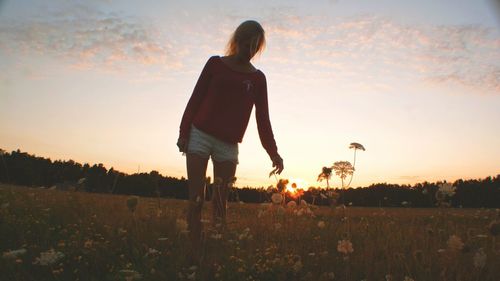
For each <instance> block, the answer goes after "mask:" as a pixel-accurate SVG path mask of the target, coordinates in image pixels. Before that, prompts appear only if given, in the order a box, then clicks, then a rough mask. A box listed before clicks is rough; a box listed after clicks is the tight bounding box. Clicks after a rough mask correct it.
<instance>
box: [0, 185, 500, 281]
mask: <svg viewBox="0 0 500 281" xmlns="http://www.w3.org/2000/svg"><path fill="white" fill-rule="evenodd" d="M278 201H279V200H278ZM293 202H295V203H289V202H288V203H287V204H286V205H285V204H283V203H279V202H276V203H272V202H271V200H270V202H269V203H266V204H245V203H230V204H229V207H228V221H227V227H226V228H225V229H222V228H220V227H218V226H212V224H211V223H210V214H211V205H210V202H206V204H205V205H204V213H203V216H204V218H203V220H202V221H203V223H204V225H205V226H204V229H205V233H204V241H205V243H204V248H203V252H204V258H203V263H202V264H201V265H199V266H192V265H190V264H188V263H186V261H187V258H186V249H188V246H189V245H188V238H187V229H186V227H187V225H186V222H185V210H186V207H187V201H183V200H174V199H164V198H161V199H159V198H143V197H131V196H125V195H110V194H94V193H84V192H72V191H59V190H47V189H38V188H27V187H20V186H10V185H5V184H3V185H0V237H1V239H0V251H1V253H2V257H0V276H1V277H0V279H1V280H357V281H359V280H401V281H403V280H404V281H410V280H492V281H493V280H500V243H499V241H497V240H498V238H497V235H498V232H499V231H498V220H499V211H498V210H496V209H453V208H428V209H417V208H361V207H355V206H349V207H347V208H345V207H338V206H331V207H325V206H323V207H317V206H312V205H311V204H308V203H306V202H300V201H298V200H297V201H293Z"/></svg>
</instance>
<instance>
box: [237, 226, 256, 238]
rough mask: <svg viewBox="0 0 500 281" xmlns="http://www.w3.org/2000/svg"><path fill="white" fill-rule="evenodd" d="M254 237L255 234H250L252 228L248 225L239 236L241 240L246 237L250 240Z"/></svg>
mask: <svg viewBox="0 0 500 281" xmlns="http://www.w3.org/2000/svg"><path fill="white" fill-rule="evenodd" d="M252 238H253V236H252V235H251V234H250V228H248V227H247V228H245V229H244V230H243V232H242V233H241V234H240V235H239V236H238V239H239V240H245V239H247V240H250V239H252Z"/></svg>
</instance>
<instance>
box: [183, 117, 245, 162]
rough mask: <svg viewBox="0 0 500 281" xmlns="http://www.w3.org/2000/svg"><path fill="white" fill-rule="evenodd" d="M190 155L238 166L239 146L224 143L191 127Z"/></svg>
mask: <svg viewBox="0 0 500 281" xmlns="http://www.w3.org/2000/svg"><path fill="white" fill-rule="evenodd" d="M187 150H188V151H187V152H188V153H195V154H198V155H200V156H202V157H205V158H209V157H210V156H212V161H216V162H224V161H230V162H233V163H234V164H236V165H238V144H237V143H236V144H232V143H227V142H223V141H221V140H219V139H217V138H215V137H213V136H212V135H209V134H207V133H205V132H203V131H201V130H199V129H197V128H196V127H195V126H193V125H191V131H190V133H189V142H188V148H187Z"/></svg>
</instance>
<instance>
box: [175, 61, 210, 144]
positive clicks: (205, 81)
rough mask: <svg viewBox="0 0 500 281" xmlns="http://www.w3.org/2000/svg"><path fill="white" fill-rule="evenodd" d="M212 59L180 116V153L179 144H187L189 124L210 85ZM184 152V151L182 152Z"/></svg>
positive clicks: (202, 72) (207, 63)
mask: <svg viewBox="0 0 500 281" xmlns="http://www.w3.org/2000/svg"><path fill="white" fill-rule="evenodd" d="M213 60H214V57H211V58H210V59H208V61H207V62H206V64H205V67H203V70H202V71H201V74H200V77H199V78H198V82H196V85H195V87H194V90H193V93H192V94H191V98H190V99H189V102H188V104H187V106H186V109H185V110H184V114H183V115H182V120H181V125H180V129H179V141H178V142H177V145H178V146H179V150H181V151H182V149H181V146H180V145H179V143H180V142H184V143H185V142H187V139H188V138H189V130H190V128H191V123H192V122H193V118H194V116H195V115H196V112H197V111H198V108H199V107H200V104H201V102H202V101H203V98H204V97H205V95H206V93H207V90H208V85H209V84H210V79H211V78H212V71H211V65H212V63H213ZM183 152H184V151H183Z"/></svg>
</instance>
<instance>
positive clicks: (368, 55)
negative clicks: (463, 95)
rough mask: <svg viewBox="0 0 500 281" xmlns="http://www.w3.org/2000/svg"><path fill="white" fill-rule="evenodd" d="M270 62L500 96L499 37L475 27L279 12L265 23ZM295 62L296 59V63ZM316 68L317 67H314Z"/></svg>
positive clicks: (323, 72)
mask: <svg viewBox="0 0 500 281" xmlns="http://www.w3.org/2000/svg"><path fill="white" fill-rule="evenodd" d="M266 29H267V30H268V34H269V36H270V37H271V36H272V39H271V40H272V41H273V42H274V43H275V44H276V45H277V46H275V50H274V51H272V52H273V54H272V57H273V58H272V61H273V63H280V62H282V63H284V64H288V63H293V62H294V61H297V62H300V65H301V66H302V67H303V68H310V69H316V70H317V71H316V72H317V74H318V75H324V76H328V75H330V74H335V75H339V70H342V74H340V75H345V74H346V73H357V75H358V78H360V81H361V78H362V79H363V80H364V81H365V82H372V81H370V76H372V77H373V81H379V82H380V81H381V79H382V81H383V80H384V79H398V78H401V77H404V78H407V77H410V78H411V79H414V80H417V81H424V82H430V83H433V84H442V83H453V84H455V85H458V86H462V87H467V88H469V89H473V90H474V92H479V93H493V94H500V52H498V50H499V49H500V38H498V37H497V36H496V35H495V32H494V30H492V29H489V28H486V27H483V26H478V25H459V26H432V25H424V24H420V25H416V24H413V25H409V24H403V23H400V22H397V21H395V20H392V19H389V18H384V17H378V16H372V15H364V16H356V17H350V18H335V19H334V18H328V17H320V16H318V17H307V18H300V17H294V16H290V15H286V14H284V15H282V17H281V20H272V21H269V22H267V25H266ZM297 64H298V63H297ZM318 66H320V67H321V68H318Z"/></svg>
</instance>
